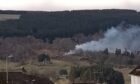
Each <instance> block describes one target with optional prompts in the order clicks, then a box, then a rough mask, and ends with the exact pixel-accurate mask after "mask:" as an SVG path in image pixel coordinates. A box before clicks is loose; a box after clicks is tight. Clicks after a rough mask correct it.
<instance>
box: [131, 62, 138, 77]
mask: <svg viewBox="0 0 140 84" xmlns="http://www.w3.org/2000/svg"><path fill="white" fill-rule="evenodd" d="M129 74H130V75H136V76H140V65H139V66H137V67H136V68H135V69H133V70H132V71H131V72H130V73H129Z"/></svg>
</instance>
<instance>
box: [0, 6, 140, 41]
mask: <svg viewBox="0 0 140 84" xmlns="http://www.w3.org/2000/svg"><path fill="white" fill-rule="evenodd" d="M0 14H6V15H5V16H4V15H2V16H0V18H2V17H6V18H7V15H8V14H13V15H12V16H11V15H8V17H13V18H14V19H13V18H11V19H8V20H6V21H3V20H2V21H0V36H2V37H12V36H27V35H33V36H35V37H37V38H41V39H43V40H45V39H46V38H49V39H50V40H52V39H54V38H56V37H71V36H73V35H75V34H78V33H83V34H85V35H89V34H94V33H97V32H100V31H105V30H106V29H107V28H110V27H111V26H116V25H118V24H120V23H121V22H126V23H127V24H133V25H135V24H138V25H139V24H140V13H139V12H137V11H135V10H117V9H112V10H74V11H56V12H43V11H38V12H37V11H0ZM14 14H15V15H14ZM19 17H20V18H19Z"/></svg>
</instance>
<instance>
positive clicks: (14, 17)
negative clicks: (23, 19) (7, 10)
mask: <svg viewBox="0 0 140 84" xmlns="http://www.w3.org/2000/svg"><path fill="white" fill-rule="evenodd" d="M19 18H20V15H16V14H0V21H6V20H17V19H19Z"/></svg>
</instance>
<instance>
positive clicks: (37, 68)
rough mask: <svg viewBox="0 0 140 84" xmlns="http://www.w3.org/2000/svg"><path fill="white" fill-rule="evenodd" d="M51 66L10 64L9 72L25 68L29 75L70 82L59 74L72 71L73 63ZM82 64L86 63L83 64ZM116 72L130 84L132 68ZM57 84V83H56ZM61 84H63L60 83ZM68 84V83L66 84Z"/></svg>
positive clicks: (0, 67) (1, 67) (1, 68)
mask: <svg viewBox="0 0 140 84" xmlns="http://www.w3.org/2000/svg"><path fill="white" fill-rule="evenodd" d="M51 62H52V63H51V64H46V65H43V64H40V63H38V62H36V61H31V60H30V61H26V62H25V63H13V62H9V63H8V70H9V71H21V67H24V68H25V69H26V70H27V74H32V75H39V76H42V77H49V78H50V79H51V80H52V81H54V82H55V81H57V82H62V81H65V82H68V81H69V80H66V79H62V80H58V78H59V74H58V72H59V71H60V70H61V69H67V70H70V68H71V66H74V65H75V64H74V63H73V62H69V61H62V60H52V61H51ZM81 63H82V64H83V63H84V62H81ZM5 64H6V63H5V61H0V71H5V69H6V65H5ZM115 70H117V71H120V72H122V73H123V76H124V80H125V84H130V81H131V80H130V76H129V72H130V71H131V70H132V69H130V68H122V69H118V68H115ZM56 84H57V83H56ZM58 84H61V83H58ZM65 84H67V83H65Z"/></svg>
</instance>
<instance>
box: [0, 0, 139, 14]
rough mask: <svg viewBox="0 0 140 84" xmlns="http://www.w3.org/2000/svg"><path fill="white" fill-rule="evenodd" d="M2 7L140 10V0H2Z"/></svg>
mask: <svg viewBox="0 0 140 84" xmlns="http://www.w3.org/2000/svg"><path fill="white" fill-rule="evenodd" d="M0 9H1V10H33V11H63V10H82V9H134V10H137V11H140V0H0Z"/></svg>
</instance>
